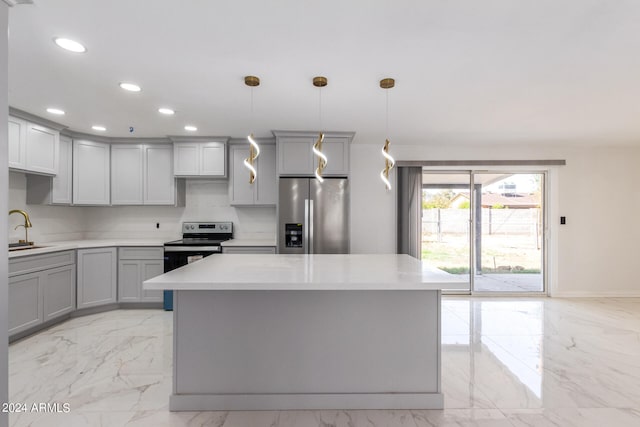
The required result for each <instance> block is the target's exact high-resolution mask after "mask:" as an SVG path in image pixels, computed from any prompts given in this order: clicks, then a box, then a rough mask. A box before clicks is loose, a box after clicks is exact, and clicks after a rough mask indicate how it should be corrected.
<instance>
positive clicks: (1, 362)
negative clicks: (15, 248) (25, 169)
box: [0, 2, 9, 427]
mask: <svg viewBox="0 0 640 427" xmlns="http://www.w3.org/2000/svg"><path fill="white" fill-rule="evenodd" d="M8 17H9V7H8V6H7V5H6V4H5V3H3V2H0V106H1V108H0V162H1V164H3V165H4V167H0V189H2V193H0V194H1V196H0V218H2V220H1V222H0V233H2V234H0V242H6V241H7V215H6V214H2V213H3V212H8V211H7V203H8V202H7V198H8V194H7V193H8V188H9V169H8V158H7V144H8V142H7V112H8V106H9V101H8V99H7V98H8V93H7V91H8V89H7V86H8V80H9V79H8V67H7V62H8V61H7V57H8V52H7V50H8V48H7V44H8V40H7V35H8V32H7V26H8ZM7 260H8V254H7V246H5V245H4V244H2V245H0V402H8V401H9V373H8V367H9V361H8V351H9V348H8V344H7V343H8V341H7V340H8V338H7V331H8V330H9V323H8V316H7V297H8V292H9V291H8V285H7V283H8V277H9V267H8V262H7ZM7 425H9V416H8V414H6V413H2V412H0V427H5V426H7Z"/></svg>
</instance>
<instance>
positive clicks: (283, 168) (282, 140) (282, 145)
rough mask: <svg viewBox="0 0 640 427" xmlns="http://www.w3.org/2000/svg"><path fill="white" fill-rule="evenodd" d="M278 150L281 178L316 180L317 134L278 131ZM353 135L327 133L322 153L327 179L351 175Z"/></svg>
mask: <svg viewBox="0 0 640 427" xmlns="http://www.w3.org/2000/svg"><path fill="white" fill-rule="evenodd" d="M273 133H274V135H275V136H276V144H277V150H278V176H313V175H314V174H315V170H316V168H317V166H318V158H317V156H315V155H314V154H313V149H312V148H313V144H314V143H315V142H316V140H317V139H318V134H317V133H316V132H294V131H274V132H273ZM353 135H354V133H353V132H326V133H325V137H324V140H323V142H322V152H323V153H324V154H325V155H326V156H327V166H326V168H325V169H324V171H323V175H326V176H348V175H349V145H350V143H351V140H352V139H353Z"/></svg>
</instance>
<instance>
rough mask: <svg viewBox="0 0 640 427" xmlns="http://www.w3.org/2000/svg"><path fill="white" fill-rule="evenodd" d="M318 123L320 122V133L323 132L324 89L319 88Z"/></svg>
mask: <svg viewBox="0 0 640 427" xmlns="http://www.w3.org/2000/svg"><path fill="white" fill-rule="evenodd" d="M318 121H319V122H320V129H319V131H320V132H322V88H321V87H320V88H318Z"/></svg>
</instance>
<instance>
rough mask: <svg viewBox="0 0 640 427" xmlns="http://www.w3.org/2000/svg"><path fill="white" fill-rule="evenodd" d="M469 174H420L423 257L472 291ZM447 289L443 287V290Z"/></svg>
mask: <svg viewBox="0 0 640 427" xmlns="http://www.w3.org/2000/svg"><path fill="white" fill-rule="evenodd" d="M470 179H471V175H470V174H469V173H423V174H422V260H423V261H425V262H427V263H428V264H429V265H431V266H433V267H437V268H439V269H440V270H444V271H446V272H448V273H451V274H455V275H456V276H459V277H460V278H461V279H464V280H466V281H467V282H468V283H469V287H468V288H467V290H466V291H457V292H463V293H467V294H468V293H469V292H470V291H471V281H470V280H471V279H470V272H471V255H470V249H471V247H470V240H469V238H470V236H471V209H470V206H471V199H470V194H469V188H470V186H471V181H470ZM445 291H446V290H445Z"/></svg>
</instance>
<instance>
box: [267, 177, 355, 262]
mask: <svg viewBox="0 0 640 427" xmlns="http://www.w3.org/2000/svg"><path fill="white" fill-rule="evenodd" d="M279 190H280V191H279V196H278V198H279V203H278V217H279V218H278V233H279V236H278V251H279V253H281V254H348V253H349V181H348V180H347V179H346V178H325V179H324V182H322V183H321V182H319V181H318V180H317V179H315V178H280V183H279Z"/></svg>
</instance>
